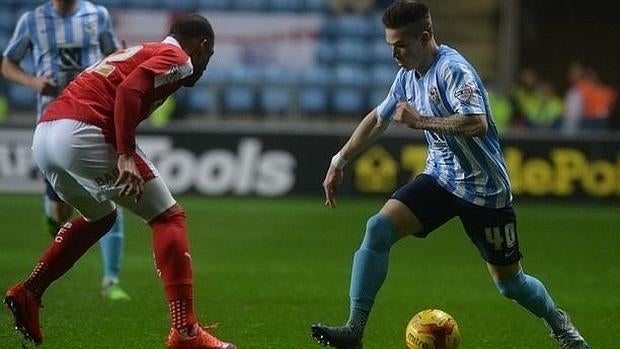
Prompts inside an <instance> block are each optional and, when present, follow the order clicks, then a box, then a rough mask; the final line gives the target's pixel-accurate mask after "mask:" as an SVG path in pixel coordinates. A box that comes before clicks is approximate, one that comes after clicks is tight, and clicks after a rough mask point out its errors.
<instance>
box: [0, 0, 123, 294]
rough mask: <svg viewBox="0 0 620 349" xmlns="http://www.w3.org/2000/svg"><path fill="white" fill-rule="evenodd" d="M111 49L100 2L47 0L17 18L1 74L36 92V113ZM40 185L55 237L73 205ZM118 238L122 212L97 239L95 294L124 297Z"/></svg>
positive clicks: (111, 39)
mask: <svg viewBox="0 0 620 349" xmlns="http://www.w3.org/2000/svg"><path fill="white" fill-rule="evenodd" d="M117 48H118V42H117V39H116V37H115V35H114V32H113V30H112V23H111V21H110V16H109V14H108V11H107V10H106V9H105V8H104V7H103V6H96V5H94V4H92V3H90V2H88V1H78V0H52V1H48V2H46V3H44V4H42V5H40V6H38V7H37V8H35V9H34V10H32V11H28V12H26V13H24V14H23V15H22V16H21V18H20V19H19V21H18V22H17V26H16V28H15V32H14V33H13V37H12V38H11V40H10V42H9V44H8V46H7V47H6V49H5V51H4V59H3V60H2V75H4V77H6V78H7V79H8V80H11V81H13V82H16V83H19V84H22V85H24V86H26V87H29V88H31V89H32V90H34V91H35V92H36V93H37V97H38V100H37V115H38V116H40V115H41V113H42V112H43V110H44V109H45V107H46V106H47V105H48V104H49V103H50V102H51V101H52V100H53V99H54V98H55V97H56V96H58V94H59V93H60V91H61V90H62V89H63V88H64V87H65V86H66V85H67V84H68V83H69V82H70V81H71V80H72V79H73V78H74V77H75V76H76V75H77V74H79V73H80V72H81V71H82V70H84V69H85V68H87V67H88V66H90V65H92V64H94V63H95V62H97V61H98V60H99V59H100V58H101V57H102V54H103V55H107V54H110V53H112V52H114V51H116V49H117ZM29 53H32V57H33V58H34V67H35V73H34V75H31V74H29V73H27V72H25V71H24V70H23V69H22V68H21V67H20V65H19V64H20V62H21V61H22V60H23V59H24V58H26V57H27V56H28V54H29ZM28 57H29V56H28ZM29 58H30V57H29ZM45 185H46V193H45V201H44V206H45V215H46V224H47V227H48V230H49V232H50V234H51V235H52V236H55V235H56V233H57V232H58V230H59V229H60V227H61V226H62V225H63V224H64V223H65V222H66V221H67V220H68V219H69V218H70V216H71V214H72V211H73V209H72V208H71V206H70V205H68V204H66V203H64V202H63V201H62V200H61V199H60V198H59V197H58V195H57V194H56V193H55V192H54V190H53V189H52V187H51V186H50V185H49V183H47V181H46V183H45ZM119 212H120V211H119ZM123 240H124V237H123V216H122V214H119V215H118V218H117V221H116V224H115V225H114V226H113V227H112V229H110V231H109V232H108V233H107V234H106V235H104V236H103V237H102V238H101V240H100V244H101V252H102V257H103V266H104V276H103V280H102V289H101V292H102V295H103V296H104V297H106V298H109V299H113V300H119V299H120V300H123V299H124V300H127V299H129V296H128V295H127V293H125V291H123V289H122V288H120V286H119V285H118V283H119V279H118V274H119V271H120V264H121V257H122V252H123Z"/></svg>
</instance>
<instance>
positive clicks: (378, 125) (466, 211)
mask: <svg viewBox="0 0 620 349" xmlns="http://www.w3.org/2000/svg"><path fill="white" fill-rule="evenodd" d="M383 24H384V26H385V37H386V41H387V43H388V44H389V45H390V46H391V47H392V55H393V57H394V58H395V60H396V62H397V63H398V65H399V66H400V70H399V72H398V74H397V75H396V79H395V80H394V83H393V85H392V87H391V89H390V92H389V94H388V96H387V98H386V99H385V100H384V101H383V102H382V103H381V104H380V105H379V106H378V107H377V108H376V109H374V110H373V111H371V112H370V113H369V114H368V115H367V116H366V117H365V118H364V119H363V120H362V121H361V122H360V124H359V125H358V126H357V128H356V129H355V131H354V132H353V134H352V136H351V137H350V138H349V140H348V141H347V143H346V144H345V145H344V146H343V147H342V149H341V150H340V151H339V152H338V153H337V154H336V155H335V156H334V157H333V158H332V161H331V165H330V166H329V169H328V171H327V174H326V176H325V180H324V182H323V187H324V189H325V197H326V202H325V204H326V205H327V206H329V207H332V208H333V207H335V206H336V201H335V192H336V190H337V189H338V188H339V186H340V184H341V182H342V175H343V168H344V166H345V165H346V163H347V162H348V161H350V160H351V159H353V158H354V157H355V156H356V155H358V154H360V153H361V152H362V151H363V150H364V149H365V148H366V147H367V146H368V145H369V144H371V143H372V142H373V141H374V140H375V139H376V138H377V136H378V135H380V134H381V133H382V132H383V131H384V130H385V128H386V127H387V125H388V124H389V123H390V121H392V120H393V121H395V122H397V123H399V124H402V125H404V126H407V127H410V128H412V129H419V130H424V135H425V137H426V141H427V143H428V158H427V161H426V168H425V169H424V171H423V173H422V174H420V175H419V176H417V177H416V178H415V179H413V180H412V181H410V182H409V183H407V184H405V185H404V186H402V187H401V188H399V189H398V190H396V192H395V193H394V194H393V195H392V197H391V198H390V199H389V200H388V201H387V202H386V203H385V205H384V206H383V208H381V210H380V211H379V213H377V214H376V215H374V216H372V217H371V218H370V219H368V222H367V224H366V232H365V235H364V239H363V241H362V244H361V246H360V248H359V249H358V250H357V252H356V253H355V255H354V258H353V268H352V272H351V285H350V291H349V296H350V315H349V320H348V322H347V323H346V324H345V325H344V326H341V327H330V326H325V325H322V324H314V325H312V328H311V330H312V335H313V337H314V338H316V339H317V341H319V343H321V344H324V345H330V346H333V347H336V348H340V349H353V348H355V349H360V348H362V335H363V333H364V327H365V325H366V321H367V319H368V316H369V314H370V310H371V308H372V306H373V303H374V300H375V297H376V295H377V292H378V291H379V289H380V288H381V285H382V284H383V281H384V280H385V277H386V274H387V270H388V256H389V252H390V248H391V247H392V245H394V243H396V242H397V241H398V240H400V239H401V238H403V237H405V236H409V235H414V236H417V237H425V236H427V235H428V234H429V233H431V232H432V231H433V230H435V229H437V228H438V227H439V226H441V225H442V224H443V223H445V222H447V221H448V220H450V219H451V218H453V217H456V216H458V217H459V218H460V220H461V222H462V224H463V227H464V229H465V231H466V232H467V235H468V236H469V238H470V239H471V241H472V242H473V243H474V244H475V245H476V247H477V248H478V250H479V251H480V254H481V256H482V258H484V260H485V261H486V262H487V267H488V270H489V273H490V274H491V277H492V278H493V281H494V282H495V285H496V286H497V289H498V290H499V292H500V293H501V294H502V295H503V296H505V297H507V298H509V299H512V300H515V301H516V302H517V303H519V304H520V305H521V306H523V307H524V308H525V309H527V310H528V311H530V312H531V313H533V314H534V315H536V316H537V317H539V318H542V319H543V320H544V322H545V323H546V325H547V326H548V327H549V329H550V331H551V334H552V336H553V337H554V338H555V339H556V340H557V341H558V343H559V345H560V347H561V348H563V349H586V348H589V346H588V344H587V343H586V341H585V340H584V339H583V337H582V336H581V335H580V334H579V332H578V331H577V329H576V328H575V326H574V325H573V324H572V322H571V320H570V318H569V317H568V315H567V314H566V313H565V312H564V311H563V310H560V309H558V308H557V307H556V305H555V303H554V301H553V299H552V298H551V296H550V295H549V292H547V290H546V289H545V286H544V285H543V284H542V283H541V282H540V281H539V280H538V279H536V278H534V277H533V276H530V275H528V274H525V272H524V271H523V269H522V268H521V264H520V262H519V261H520V259H521V253H520V251H519V241H518V236H517V224H516V218H515V214H514V212H513V209H512V194H511V189H510V180H509V178H508V173H507V170H506V164H505V162H504V158H503V155H502V150H501V148H500V145H499V141H498V137H497V130H496V129H495V125H494V123H493V119H492V117H491V111H490V110H489V105H488V101H487V96H486V91H485V89H484V86H483V85H482V82H481V81H480V78H479V76H478V74H477V73H476V71H475V69H474V68H473V67H472V66H471V64H469V63H468V62H467V61H466V60H465V59H464V58H463V56H461V55H460V54H459V53H458V52H457V51H456V50H454V49H452V48H450V47H448V46H445V45H438V44H437V43H436V41H435V39H434V37H433V29H432V22H431V16H430V11H429V9H428V7H427V6H426V5H423V4H420V3H416V2H413V1H407V0H399V1H397V2H395V3H394V4H392V5H391V6H390V7H389V8H387V9H386V11H385V13H384V15H383Z"/></svg>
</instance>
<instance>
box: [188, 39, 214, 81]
mask: <svg viewBox="0 0 620 349" xmlns="http://www.w3.org/2000/svg"><path fill="white" fill-rule="evenodd" d="M213 52H214V50H213V42H212V41H209V40H206V39H204V40H202V41H201V42H199V43H197V44H196V46H195V49H194V50H193V52H192V53H191V54H190V55H189V56H190V58H191V60H192V65H193V66H194V73H193V74H192V75H191V76H190V77H188V78H187V79H186V80H185V83H184V84H183V85H184V86H187V87H192V86H194V85H196V82H197V81H198V80H199V79H200V77H202V74H203V73H204V72H205V70H206V69H207V65H208V64H209V60H210V59H211V56H213Z"/></svg>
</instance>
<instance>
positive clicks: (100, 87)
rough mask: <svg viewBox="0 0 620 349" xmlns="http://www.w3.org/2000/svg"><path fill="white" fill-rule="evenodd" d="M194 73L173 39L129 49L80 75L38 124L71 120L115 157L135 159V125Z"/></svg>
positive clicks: (189, 62) (184, 54)
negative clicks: (99, 137)
mask: <svg viewBox="0 0 620 349" xmlns="http://www.w3.org/2000/svg"><path fill="white" fill-rule="evenodd" d="M192 72H193V67H192V63H191V60H190V58H189V56H188V55H187V53H185V51H183V49H181V47H180V46H179V45H178V42H177V41H176V40H174V39H173V38H171V37H168V38H166V40H164V41H163V42H159V43H146V44H143V45H139V46H133V47H129V48H126V49H123V50H120V51H117V52H115V53H113V54H111V55H109V56H107V57H105V58H104V59H102V60H101V61H99V62H98V63H96V64H94V65H93V66H91V67H89V68H88V69H86V70H85V71H84V72H82V73H81V74H80V75H78V76H77V77H76V78H75V80H73V81H72V82H71V83H70V84H69V86H67V88H66V89H65V90H64V91H63V92H62V94H61V95H60V96H59V97H58V98H57V99H56V100H55V101H54V102H52V103H51V104H50V105H49V106H48V107H47V108H46V110H45V112H44V113H43V115H42V116H41V118H40V119H39V122H45V121H51V120H58V119H73V120H78V121H82V122H85V123H87V124H91V125H95V126H97V127H100V128H101V129H102V130H103V134H104V136H105V137H106V140H107V141H108V142H110V143H111V144H113V145H114V146H115V147H116V151H117V153H119V154H121V153H125V154H133V153H134V152H135V132H136V127H137V126H138V124H139V123H140V122H141V121H142V120H144V119H146V118H147V117H148V116H149V115H150V114H151V112H152V111H153V110H154V109H155V108H156V107H158V106H159V105H160V104H161V103H163V101H164V100H165V99H166V98H167V97H168V96H170V95H171V94H172V93H174V92H175V91H176V90H178V89H179V88H180V87H181V86H182V85H183V79H185V78H187V77H188V76H190V75H191V74H192Z"/></svg>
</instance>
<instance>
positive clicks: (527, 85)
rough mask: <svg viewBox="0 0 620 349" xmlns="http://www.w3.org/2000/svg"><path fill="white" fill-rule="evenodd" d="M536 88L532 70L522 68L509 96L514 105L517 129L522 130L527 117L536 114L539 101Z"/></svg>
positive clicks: (536, 81)
mask: <svg viewBox="0 0 620 349" xmlns="http://www.w3.org/2000/svg"><path fill="white" fill-rule="evenodd" d="M537 87H538V74H537V73H536V72H535V71H534V70H533V69H530V68H524V69H523V70H522V71H521V74H520V75H519V81H518V83H517V86H516V87H515V88H514V90H513V91H512V96H511V97H512V101H513V105H514V123H515V126H516V127H517V128H523V127H524V126H525V125H526V124H527V119H528V117H527V115H529V114H534V113H535V112H536V108H537V105H538V101H539V100H540V95H539V93H540V92H539V91H538V88H537Z"/></svg>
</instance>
